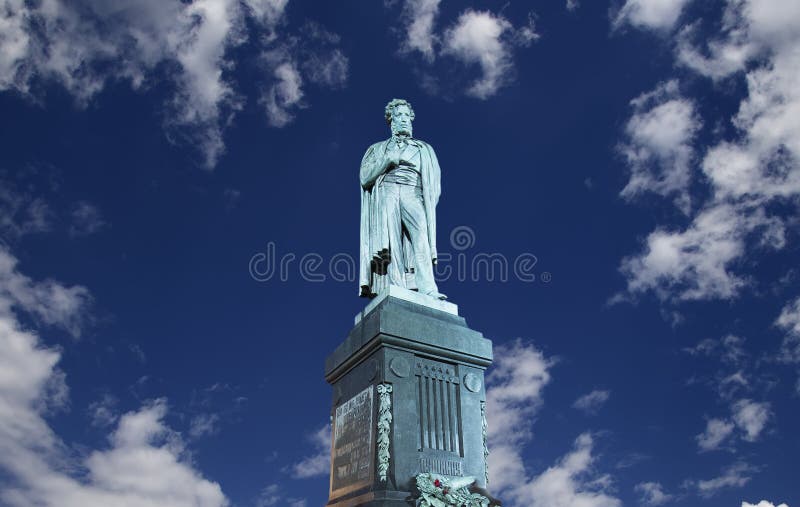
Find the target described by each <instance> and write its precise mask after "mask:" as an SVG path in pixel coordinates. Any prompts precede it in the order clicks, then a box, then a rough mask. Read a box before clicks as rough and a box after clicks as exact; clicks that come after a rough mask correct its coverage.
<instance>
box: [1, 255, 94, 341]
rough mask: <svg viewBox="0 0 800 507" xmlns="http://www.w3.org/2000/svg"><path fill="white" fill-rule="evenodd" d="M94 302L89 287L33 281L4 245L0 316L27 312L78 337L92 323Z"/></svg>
mask: <svg viewBox="0 0 800 507" xmlns="http://www.w3.org/2000/svg"><path fill="white" fill-rule="evenodd" d="M91 302H92V297H91V295H90V294H89V291H88V289H86V287H83V286H80V285H73V286H71V287H65V286H64V285H61V284H59V283H56V282H54V281H52V280H45V281H43V282H35V281H33V280H31V279H30V278H28V277H27V276H25V275H24V274H22V273H20V272H19V271H18V269H17V259H16V257H14V256H13V255H11V253H10V252H9V251H8V250H7V249H5V248H3V247H2V246H0V316H3V315H10V314H11V313H12V310H13V309H17V310H23V311H25V312H27V313H30V314H33V315H34V316H35V317H37V318H39V319H40V320H41V321H42V322H44V323H45V324H48V325H52V326H56V327H60V328H62V329H64V330H66V331H67V332H69V333H70V334H72V335H73V336H75V337H77V336H79V335H80V334H81V331H82V330H83V328H84V327H85V325H86V323H87V321H88V320H89V319H88V314H87V312H86V310H87V309H88V308H89V307H90V306H91Z"/></svg>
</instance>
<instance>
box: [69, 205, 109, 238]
mask: <svg viewBox="0 0 800 507" xmlns="http://www.w3.org/2000/svg"><path fill="white" fill-rule="evenodd" d="M70 214H71V218H72V224H70V228H69V234H70V235H71V236H88V235H90V234H94V233H95V232H97V231H99V230H100V229H102V228H103V227H105V226H106V225H107V223H106V221H105V220H103V215H102V213H101V212H100V210H99V209H97V206H95V205H93V204H91V203H88V202H86V201H79V202H77V203H75V205H74V206H73V207H72V212H71V213H70Z"/></svg>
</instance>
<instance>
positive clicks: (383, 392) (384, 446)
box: [378, 384, 392, 482]
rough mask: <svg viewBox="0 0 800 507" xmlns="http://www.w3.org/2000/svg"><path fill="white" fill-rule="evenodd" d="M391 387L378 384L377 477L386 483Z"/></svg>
mask: <svg viewBox="0 0 800 507" xmlns="http://www.w3.org/2000/svg"><path fill="white" fill-rule="evenodd" d="M391 394H392V385H391V384H378V395H379V396H380V403H379V405H378V477H379V478H380V480H381V482H386V475H387V472H388V471H389V433H390V432H391V431H392V396H391Z"/></svg>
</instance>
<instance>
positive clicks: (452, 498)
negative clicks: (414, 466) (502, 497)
mask: <svg viewBox="0 0 800 507" xmlns="http://www.w3.org/2000/svg"><path fill="white" fill-rule="evenodd" d="M474 482H475V478H474V477H455V478H448V477H445V476H443V475H438V474H430V473H422V474H418V475H417V489H419V493H420V496H419V498H418V499H417V502H416V503H417V505H416V507H488V506H489V504H490V500H489V499H488V498H486V497H485V496H483V495H481V494H479V493H471V492H470V491H469V487H470V486H471V485H472V484H473V483H474Z"/></svg>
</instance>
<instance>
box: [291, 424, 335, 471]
mask: <svg viewBox="0 0 800 507" xmlns="http://www.w3.org/2000/svg"><path fill="white" fill-rule="evenodd" d="M308 440H309V441H310V442H311V444H312V445H313V447H314V454H312V455H310V456H306V457H305V458H303V459H301V460H300V461H298V462H297V463H294V464H293V465H291V467H290V468H289V470H290V472H291V474H292V477H293V478H295V479H305V478H308V477H318V476H323V475H328V474H329V473H330V458H331V456H330V455H331V425H330V424H326V425H324V426H322V427H321V428H320V429H318V430H317V431H315V432H314V433H312V434H311V435H309V436H308Z"/></svg>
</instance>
